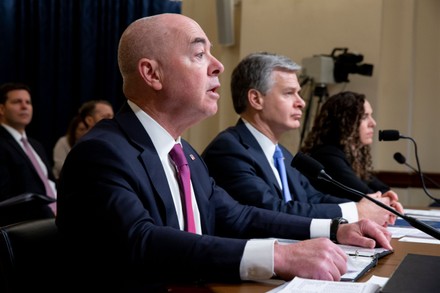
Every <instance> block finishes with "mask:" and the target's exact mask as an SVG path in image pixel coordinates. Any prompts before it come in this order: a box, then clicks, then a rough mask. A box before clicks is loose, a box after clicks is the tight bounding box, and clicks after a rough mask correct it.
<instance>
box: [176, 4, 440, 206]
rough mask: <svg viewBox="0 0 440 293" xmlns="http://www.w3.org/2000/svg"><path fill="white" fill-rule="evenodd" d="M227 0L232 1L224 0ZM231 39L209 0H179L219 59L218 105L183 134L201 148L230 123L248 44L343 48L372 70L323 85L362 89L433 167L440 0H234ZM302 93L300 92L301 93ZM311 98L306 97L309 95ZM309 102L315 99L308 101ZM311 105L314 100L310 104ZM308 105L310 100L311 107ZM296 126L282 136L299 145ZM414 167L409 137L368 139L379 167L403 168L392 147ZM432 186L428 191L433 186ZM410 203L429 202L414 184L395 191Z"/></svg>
mask: <svg viewBox="0 0 440 293" xmlns="http://www.w3.org/2000/svg"><path fill="white" fill-rule="evenodd" d="M231 1H234V0H231ZM235 2H236V5H235V12H234V20H235V40H236V42H235V45H233V46H230V47H223V46H221V45H219V44H218V42H217V16H216V2H215V0H183V3H182V4H183V5H182V13H183V14H184V15H187V16H189V17H191V18H193V19H195V20H196V21H197V22H199V23H200V25H201V26H202V27H203V28H204V30H205V32H206V33H207V34H208V37H209V38H210V40H211V42H213V44H214V48H213V53H214V55H215V56H216V57H218V59H219V60H220V61H221V62H222V63H223V64H224V65H225V68H226V70H225V72H224V74H223V75H222V76H221V83H222V88H221V91H220V92H221V96H222V99H221V100H220V103H219V112H218V113H217V115H215V116H214V117H211V118H209V119H207V120H206V121H204V122H202V123H200V125H198V126H197V127H195V128H193V129H191V130H189V131H188V132H187V133H186V134H185V137H186V138H187V139H188V140H189V141H190V142H191V143H192V144H193V145H194V146H195V147H196V149H197V150H198V151H199V152H201V151H203V149H204V147H205V146H206V145H207V143H208V142H209V141H210V140H211V139H212V138H213V137H214V136H215V135H216V134H217V133H218V132H219V131H220V130H222V129H224V128H225V127H227V126H229V125H232V124H234V123H235V121H236V119H237V116H236V115H235V113H234V111H233V108H232V105H231V101H230V94H229V80H230V79H229V77H230V74H231V71H232V69H233V68H234V66H235V65H236V64H237V62H238V61H239V60H240V58H242V57H243V56H245V55H246V54H248V53H250V52H254V51H262V50H267V51H272V52H276V53H280V54H284V55H286V56H289V57H291V58H292V59H293V60H295V61H296V62H298V63H301V60H302V59H303V58H306V57H312V56H313V55H316V54H330V53H331V51H332V49H333V48H337V47H347V48H349V50H350V52H353V53H359V54H362V55H364V61H363V62H365V63H371V64H373V65H374V71H373V76H371V77H368V76H361V75H357V74H351V75H349V79H350V82H349V83H346V84H336V85H329V86H328V89H329V91H330V94H332V93H335V92H338V91H340V90H352V91H357V92H362V93H364V94H366V95H367V98H368V99H369V100H370V102H371V103H372V105H373V108H374V115H375V117H376V120H377V122H378V127H377V130H379V129H397V130H399V131H400V132H401V133H402V134H403V135H407V136H411V137H413V138H414V139H415V140H416V141H417V143H418V153H419V159H420V164H421V167H422V170H424V171H425V172H439V173H440V155H439V153H440V129H439V128H440V118H439V117H440V115H439V114H438V112H439V111H440V94H439V93H440V73H439V68H440V34H439V33H438V32H437V31H438V29H439V27H440V17H438V16H439V15H440V1H438V0H369V1H365V0H332V1H328V0H235ZM305 98H307V97H305ZM309 102H310V101H309ZM315 105H316V103H315ZM312 106H313V104H312ZM312 108H313V107H312ZM299 138H300V131H299V130H295V131H292V132H291V133H288V134H287V135H286V136H285V137H284V138H283V140H282V142H283V144H285V145H286V146H287V147H288V148H289V149H291V151H293V152H295V151H296V150H297V148H298V144H299ZM396 151H399V152H401V153H402V154H404V155H405V156H406V157H407V160H408V163H410V164H411V165H413V166H416V161H415V158H414V148H413V145H412V144H411V142H410V141H409V140H400V141H396V142H379V141H376V142H375V143H374V144H373V154H374V165H375V168H376V169H377V170H382V171H402V172H404V171H407V168H406V167H405V166H402V165H398V164H397V163H396V162H395V161H394V160H393V154H394V152H396ZM435 191H437V190H434V191H433V193H435ZM399 192H400V195H401V197H402V198H403V199H404V200H405V201H407V202H410V203H412V204H415V203H417V202H428V201H427V197H426V196H425V195H423V194H421V191H419V190H411V191H408V190H400V191H399Z"/></svg>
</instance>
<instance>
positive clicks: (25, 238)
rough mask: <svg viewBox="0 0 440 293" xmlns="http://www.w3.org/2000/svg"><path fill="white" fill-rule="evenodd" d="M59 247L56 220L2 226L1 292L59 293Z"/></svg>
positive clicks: (0, 238) (0, 237) (0, 241)
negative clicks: (57, 284) (57, 287)
mask: <svg viewBox="0 0 440 293" xmlns="http://www.w3.org/2000/svg"><path fill="white" fill-rule="evenodd" d="M58 248H59V246H58V235H57V226H56V225H55V219H42V220H32V221H26V222H20V223H15V224H12V225H8V226H4V227H1V228H0V292H5V293H6V292H7V293H9V292H41V291H43V292H50V291H57V290H55V288H53V286H54V284H55V283H56V281H57V279H56V275H57V270H58V269H59V266H58V263H57V261H58V259H59V258H58V257H59V255H58Z"/></svg>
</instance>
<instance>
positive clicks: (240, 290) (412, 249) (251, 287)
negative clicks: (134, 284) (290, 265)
mask: <svg viewBox="0 0 440 293" xmlns="http://www.w3.org/2000/svg"><path fill="white" fill-rule="evenodd" d="M391 245H392V246H393V248H394V252H393V253H391V254H389V255H387V256H384V257H382V258H381V259H380V260H379V262H378V264H377V266H376V267H374V268H373V269H371V270H370V271H369V272H368V273H366V274H365V275H364V276H363V277H361V278H360V279H359V282H365V281H367V280H368V279H369V278H370V277H371V276H372V275H376V276H379V277H390V276H391V275H392V273H393V272H394V271H395V269H396V268H397V266H398V265H399V264H400V262H401V261H402V260H403V258H404V257H405V256H406V255H407V254H409V253H413V254H425V255H436V256H440V245H438V244H424V243H411V242H399V241H398V239H392V240H391ZM280 284H282V282H281V281H278V280H270V281H269V282H265V283H256V282H243V283H240V284H208V285H205V286H202V287H197V288H194V287H188V288H179V289H174V288H173V289H171V290H170V291H169V292H174V293H180V292H182V293H183V292H195V293H197V292H200V293H212V292H215V293H223V292H225V293H226V292H227V293H260V292H261V293H263V292H267V291H269V290H271V289H273V288H275V287H277V286H279V285H280Z"/></svg>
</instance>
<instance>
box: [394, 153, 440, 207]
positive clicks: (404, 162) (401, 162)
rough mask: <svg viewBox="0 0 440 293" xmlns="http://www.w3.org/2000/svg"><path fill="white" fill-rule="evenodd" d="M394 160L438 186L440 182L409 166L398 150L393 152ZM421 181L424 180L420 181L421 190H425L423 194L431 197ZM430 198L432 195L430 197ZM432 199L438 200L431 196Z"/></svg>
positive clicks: (439, 186)
mask: <svg viewBox="0 0 440 293" xmlns="http://www.w3.org/2000/svg"><path fill="white" fill-rule="evenodd" d="M394 160H396V162H397V163H399V164H402V165H405V166H407V167H408V168H410V169H411V170H413V171H414V173H416V174H418V175H420V174H421V176H423V178H424V179H428V180H429V182H431V183H432V184H434V185H435V186H437V187H438V188H440V184H439V183H438V182H436V181H434V180H433V179H432V178H430V177H428V176H426V175H425V174H423V173H422V172H421V171H420V172H419V171H418V170H417V169H416V168H414V167H413V166H411V165H410V164H408V163H407V162H406V158H405V157H404V156H403V155H402V154H401V153H399V152H397V153H395V154H394ZM423 183H424V182H423V181H422V188H423V191H424V192H425V194H426V195H427V196H429V197H431V194H430V193H429V192H428V189H427V187H426V186H425V185H424V184H423ZM431 198H432V197H431ZM432 199H433V200H435V201H437V202H438V201H439V199H438V198H432Z"/></svg>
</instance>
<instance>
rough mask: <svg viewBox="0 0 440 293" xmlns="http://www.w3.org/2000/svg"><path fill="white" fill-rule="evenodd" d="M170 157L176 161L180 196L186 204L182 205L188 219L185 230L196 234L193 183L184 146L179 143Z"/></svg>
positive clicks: (172, 150)
mask: <svg viewBox="0 0 440 293" xmlns="http://www.w3.org/2000/svg"><path fill="white" fill-rule="evenodd" d="M170 156H171V159H172V160H173V161H174V164H176V167H177V173H178V176H179V183H180V190H181V193H180V194H181V197H182V199H183V202H184V204H182V207H183V213H184V215H185V218H186V221H185V230H186V231H188V232H192V233H196V224H195V221H194V211H193V208H192V202H191V183H190V179H191V174H190V171H189V166H188V161H187V160H186V158H185V154H184V153H183V149H182V146H181V145H180V144H179V143H176V144H175V145H174V147H173V148H172V149H171V151H170ZM182 193H183V194H182Z"/></svg>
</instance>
